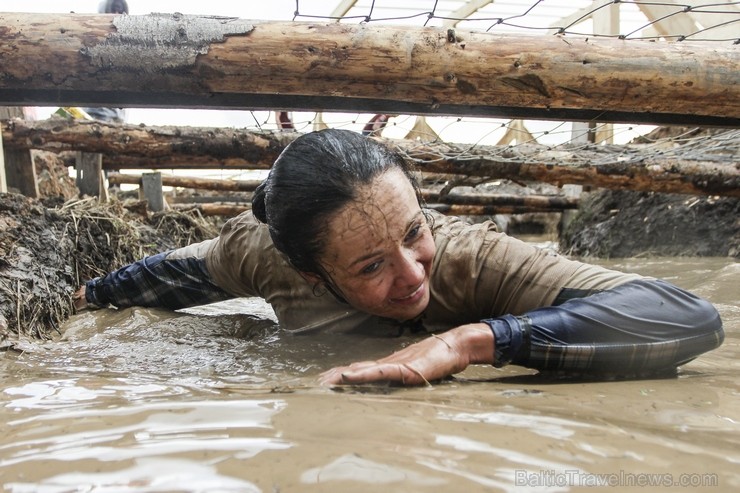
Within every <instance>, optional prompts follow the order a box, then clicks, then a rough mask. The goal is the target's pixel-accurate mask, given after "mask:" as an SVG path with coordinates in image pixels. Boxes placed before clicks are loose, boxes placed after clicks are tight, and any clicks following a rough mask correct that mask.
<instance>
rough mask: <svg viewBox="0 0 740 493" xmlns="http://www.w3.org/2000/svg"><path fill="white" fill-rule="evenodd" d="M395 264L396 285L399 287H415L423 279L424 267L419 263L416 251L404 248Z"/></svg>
mask: <svg viewBox="0 0 740 493" xmlns="http://www.w3.org/2000/svg"><path fill="white" fill-rule="evenodd" d="M398 257H399V258H398V260H397V261H396V262H395V263H396V283H398V284H399V285H400V286H416V285H418V284H419V283H420V282H421V281H422V280H423V279H424V266H423V265H422V264H421V262H419V259H418V258H417V254H416V251H415V250H413V249H411V248H404V249H402V250H401V251H400V252H399V256H398Z"/></svg>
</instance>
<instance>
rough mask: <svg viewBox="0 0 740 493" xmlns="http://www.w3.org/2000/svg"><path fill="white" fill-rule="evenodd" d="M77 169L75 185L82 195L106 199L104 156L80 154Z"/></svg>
mask: <svg viewBox="0 0 740 493" xmlns="http://www.w3.org/2000/svg"><path fill="white" fill-rule="evenodd" d="M75 169H76V178H75V184H76V185H77V188H79V189H80V193H81V194H82V195H89V196H90V197H99V198H102V199H105V192H104V190H105V182H104V180H103V179H102V176H103V156H102V154H99V153H91V152H78V153H77V159H76V164H75Z"/></svg>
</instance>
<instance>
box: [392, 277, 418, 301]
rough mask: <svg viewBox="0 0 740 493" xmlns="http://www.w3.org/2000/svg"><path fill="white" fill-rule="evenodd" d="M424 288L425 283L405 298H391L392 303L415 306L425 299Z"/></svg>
mask: <svg viewBox="0 0 740 493" xmlns="http://www.w3.org/2000/svg"><path fill="white" fill-rule="evenodd" d="M424 286H425V283H423V282H422V283H421V284H419V287H417V288H416V289H415V290H414V291H413V292H412V293H411V294H409V295H408V296H404V297H403V298H391V303H393V304H396V305H413V304H414V303H416V302H418V301H419V300H420V299H422V298H423V297H424Z"/></svg>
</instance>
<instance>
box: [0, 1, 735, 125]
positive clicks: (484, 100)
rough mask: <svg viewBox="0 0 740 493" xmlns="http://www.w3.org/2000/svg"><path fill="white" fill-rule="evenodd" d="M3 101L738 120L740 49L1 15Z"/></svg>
mask: <svg viewBox="0 0 740 493" xmlns="http://www.w3.org/2000/svg"><path fill="white" fill-rule="evenodd" d="M0 59H1V60H3V75H4V76H3V77H2V78H0V104H34V105H83V106H86V105H98V106H99V105H104V106H139V107H141V106H148V107H191V108H226V107H231V108H244V109H275V108H279V109H281V110H285V111H293V110H296V111H299V110H309V111H361V112H370V113H393V114H399V113H403V114H422V115H423V114H426V115H429V114H446V115H457V116H464V115H470V116H489V117H512V118H525V119H526V118H539V119H552V120H594V119H596V120H598V121H613V122H617V121H621V122H630V123H656V124H661V123H671V124H676V125H679V124H684V123H685V124H691V125H723V126H733V127H737V126H740V70H738V61H739V57H738V51H737V49H736V48H735V47H733V46H732V45H730V44H729V43H728V44H727V45H726V46H725V45H721V46H717V45H714V44H712V45H711V46H710V45H707V43H691V42H682V43H674V44H671V43H650V42H640V41H634V40H633V41H624V40H618V39H604V38H593V37H592V38H577V37H570V36H569V37H560V36H526V35H513V34H508V35H502V34H494V33H485V32H478V31H463V30H454V31H452V33H450V32H448V29H445V28H433V27H427V28H412V27H407V26H382V25H376V24H360V25H349V24H344V23H324V24H318V23H308V22H258V21H246V20H239V19H231V18H229V19H225V18H221V17H205V16H185V15H181V14H150V15H147V16H111V15H82V14H29V13H0Z"/></svg>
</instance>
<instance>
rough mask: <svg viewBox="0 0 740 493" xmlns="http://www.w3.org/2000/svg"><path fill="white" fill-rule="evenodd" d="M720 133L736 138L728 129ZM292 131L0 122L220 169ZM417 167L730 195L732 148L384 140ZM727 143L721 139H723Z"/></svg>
mask: <svg viewBox="0 0 740 493" xmlns="http://www.w3.org/2000/svg"><path fill="white" fill-rule="evenodd" d="M733 132H735V133H733V134H732V135H734V137H730V138H728V139H727V142H731V141H732V140H737V139H740V131H733ZM298 135H299V134H297V133H291V132H262V133H253V132H249V131H246V130H235V129H228V128H197V127H142V126H134V125H116V124H106V123H100V122H92V121H71V120H62V119H59V120H45V121H37V122H30V121H24V120H8V121H5V122H3V124H2V137H3V142H4V145H5V146H6V148H13V149H29V148H37V149H43V150H49V151H57V152H59V151H70V150H80V151H85V152H96V153H101V154H103V155H104V159H103V167H104V168H106V169H137V168H138V169H170V168H222V169H224V168H230V169H269V168H270V166H272V163H273V162H274V160H275V159H276V158H277V156H278V155H279V154H280V152H281V151H282V150H283V148H284V147H285V146H286V145H287V144H288V143H290V142H292V141H293V140H294V139H295V138H296V137H297V136H298ZM388 142H389V143H391V145H394V146H396V147H397V148H398V150H399V151H400V152H402V153H404V154H405V155H406V156H407V157H408V159H409V161H411V162H412V163H413V164H414V165H415V166H416V167H417V168H418V169H420V170H421V171H424V172H430V173H452V174H458V175H460V174H462V175H468V176H477V177H486V178H489V179H513V180H521V181H537V182H545V183H551V184H555V185H563V184H580V185H592V186H596V187H603V188H612V189H621V190H639V191H655V192H665V193H685V194H696V195H725V196H732V197H739V196H740V169H738V160H739V157H740V156H738V155H737V153H734V154H733V153H731V152H730V153H725V154H722V153H709V152H705V153H701V152H699V151H697V150H696V149H693V150H692V152H691V153H690V154H688V155H687V156H684V157H682V156H681V155H680V153H678V152H677V151H676V150H675V149H674V150H673V151H672V152H671V153H668V152H660V153H659V152H647V151H646V149H649V148H648V147H646V146H641V145H633V146H602V145H592V146H577V147H573V148H569V147H568V146H559V147H556V148H554V149H550V148H549V147H547V146H542V145H534V144H526V145H518V146H516V147H509V146H476V147H472V148H471V147H462V146H454V145H450V144H421V143H418V142H409V141H388ZM725 147H727V146H725Z"/></svg>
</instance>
